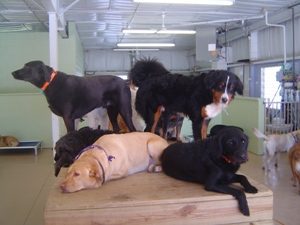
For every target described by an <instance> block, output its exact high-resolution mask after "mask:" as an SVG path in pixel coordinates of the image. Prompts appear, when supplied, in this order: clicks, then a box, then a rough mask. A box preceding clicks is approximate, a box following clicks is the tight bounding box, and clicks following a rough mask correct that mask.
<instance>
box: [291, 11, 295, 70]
mask: <svg viewBox="0 0 300 225" xmlns="http://www.w3.org/2000/svg"><path fill="white" fill-rule="evenodd" d="M292 38H293V68H292V70H293V76H295V75H296V74H295V10H294V7H293V8H292Z"/></svg>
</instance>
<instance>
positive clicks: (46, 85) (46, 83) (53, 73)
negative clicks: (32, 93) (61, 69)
mask: <svg viewBox="0 0 300 225" xmlns="http://www.w3.org/2000/svg"><path fill="white" fill-rule="evenodd" d="M56 75H57V71H55V70H53V71H52V73H51V75H50V80H49V81H46V82H45V83H44V84H43V86H42V87H41V89H42V90H43V91H45V90H46V89H47V87H48V86H49V84H50V83H51V81H52V80H53V79H54V77H55V76H56Z"/></svg>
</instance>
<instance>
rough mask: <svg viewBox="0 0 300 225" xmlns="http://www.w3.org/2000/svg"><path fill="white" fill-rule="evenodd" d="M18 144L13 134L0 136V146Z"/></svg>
mask: <svg viewBox="0 0 300 225" xmlns="http://www.w3.org/2000/svg"><path fill="white" fill-rule="evenodd" d="M18 145H19V141H18V139H17V138H15V137H13V136H0V147H16V146H18Z"/></svg>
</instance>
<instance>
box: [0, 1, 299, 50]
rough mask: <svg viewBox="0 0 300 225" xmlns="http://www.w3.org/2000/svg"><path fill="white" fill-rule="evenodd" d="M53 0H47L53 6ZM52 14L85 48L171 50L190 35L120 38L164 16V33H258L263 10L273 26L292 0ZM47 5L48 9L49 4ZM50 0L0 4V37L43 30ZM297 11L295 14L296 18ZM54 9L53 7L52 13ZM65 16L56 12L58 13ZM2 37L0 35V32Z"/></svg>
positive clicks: (109, 6) (63, 6) (102, 6)
mask: <svg viewBox="0 0 300 225" xmlns="http://www.w3.org/2000/svg"><path fill="white" fill-rule="evenodd" d="M53 1H54V0H52V2H53ZM57 2H58V3H59V7H58V9H57V10H56V12H57V13H60V14H61V15H62V16H63V18H64V19H65V20H66V21H70V22H74V23H75V25H76V28H77V31H78V33H79V36H80V39H81V42H82V44H83V47H84V49H85V50H86V49H111V48H116V43H118V42H174V43H175V44H176V47H175V49H191V48H193V47H194V46H195V35H192V36H187V35H161V34H154V35H149V34H148V35H124V34H123V33H122V29H124V28H140V29H142V28H145V29H149V28H154V29H159V28H161V26H162V13H165V26H166V28H167V29H198V30H199V32H201V27H203V26H216V27H217V28H225V24H226V29H227V30H230V31H234V30H237V32H244V31H245V30H246V31H250V30H251V29H258V28H259V26H262V25H263V21H264V18H263V15H264V11H266V10H267V11H268V12H269V15H270V16H273V17H274V18H275V17H276V16H277V17H278V15H282V16H280V18H279V17H278V18H277V20H276V22H283V21H285V20H287V19H290V18H291V9H288V8H289V7H290V6H292V5H297V4H298V3H300V1H295V0H235V4H234V5H233V6H203V5H174V4H173V5H172V4H137V3H133V1H132V0H60V1H59V0H57ZM49 5H50V6H49ZM51 6H52V4H51V0H0V33H1V32H12V31H13V32H20V31H27V32H28V31H37V30H38V31H48V13H47V12H48V11H50V10H51ZM298 8H300V7H295V9H297V11H296V14H295V15H296V16H298V15H300V9H299V10H298ZM52 10H53V9H52ZM63 11H64V13H61V12H63ZM0 35H1V34H0Z"/></svg>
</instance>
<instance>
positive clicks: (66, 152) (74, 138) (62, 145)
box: [54, 127, 113, 176]
mask: <svg viewBox="0 0 300 225" xmlns="http://www.w3.org/2000/svg"><path fill="white" fill-rule="evenodd" d="M111 133H113V132H112V131H109V130H98V129H96V130H94V129H92V128H90V127H83V128H81V129H79V130H78V131H71V132H69V133H67V134H66V135H65V136H62V137H61V138H60V139H59V140H58V141H57V142H56V144H55V151H56V153H55V156H54V160H55V172H54V174H55V176H57V175H58V173H59V171H60V169H61V167H68V166H70V165H71V164H72V163H73V161H74V159H75V157H76V156H77V155H78V154H79V152H80V151H81V150H82V149H84V148H85V147H87V146H89V145H91V144H93V143H94V142H95V141H96V140H98V138H100V137H101V136H103V135H105V134H111Z"/></svg>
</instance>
